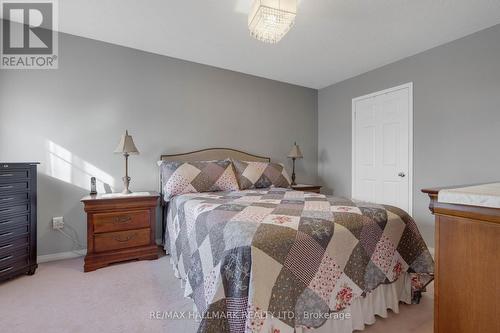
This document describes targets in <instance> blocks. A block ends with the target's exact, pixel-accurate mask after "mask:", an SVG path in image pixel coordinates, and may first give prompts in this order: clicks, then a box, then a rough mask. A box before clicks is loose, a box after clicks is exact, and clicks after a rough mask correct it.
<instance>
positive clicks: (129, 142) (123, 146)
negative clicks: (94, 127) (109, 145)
mask: <svg viewBox="0 0 500 333" xmlns="http://www.w3.org/2000/svg"><path fill="white" fill-rule="evenodd" d="M124 153H127V154H139V150H137V147H136V146H135V144H134V139H132V136H131V135H128V131H125V135H122V137H121V139H120V143H119V144H118V147H116V149H115V154H124Z"/></svg>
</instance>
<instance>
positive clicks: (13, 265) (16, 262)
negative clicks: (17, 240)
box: [0, 254, 29, 278]
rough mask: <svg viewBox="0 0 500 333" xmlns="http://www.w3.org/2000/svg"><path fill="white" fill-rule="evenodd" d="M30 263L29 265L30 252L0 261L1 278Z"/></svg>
mask: <svg viewBox="0 0 500 333" xmlns="http://www.w3.org/2000/svg"><path fill="white" fill-rule="evenodd" d="M0 259H1V258H0ZM28 265H29V256H28V254H24V255H15V256H12V257H7V258H6V260H4V261H0V278H1V277H2V276H4V275H7V274H9V273H11V272H13V271H16V270H18V269H21V268H23V267H26V266H28Z"/></svg>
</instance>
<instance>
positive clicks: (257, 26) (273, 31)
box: [248, 0, 297, 44]
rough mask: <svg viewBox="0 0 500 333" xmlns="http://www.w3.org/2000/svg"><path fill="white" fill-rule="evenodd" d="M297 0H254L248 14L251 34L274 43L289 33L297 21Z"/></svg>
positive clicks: (266, 41) (263, 40)
mask: <svg viewBox="0 0 500 333" xmlns="http://www.w3.org/2000/svg"><path fill="white" fill-rule="evenodd" d="M296 15H297V0H254V2H253V5H252V9H251V10H250V14H249V15H248V28H249V29H250V35H251V36H252V37H254V38H256V39H258V40H260V41H262V42H265V43H270V44H274V43H277V42H279V41H280V40H281V38H283V36H285V35H286V34H287V32H288V31H290V29H291V28H292V27H293V25H294V23H295V16H296Z"/></svg>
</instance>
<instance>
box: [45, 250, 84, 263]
mask: <svg viewBox="0 0 500 333" xmlns="http://www.w3.org/2000/svg"><path fill="white" fill-rule="evenodd" d="M85 254H87V249H83V250H77V251H69V252H59V253H52V254H45V255H42V256H37V257H36V261H37V263H39V264H40V263H43V262H49V261H57V260H64V259H72V258H78V257H82V256H84V255H85Z"/></svg>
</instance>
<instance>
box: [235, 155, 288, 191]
mask: <svg viewBox="0 0 500 333" xmlns="http://www.w3.org/2000/svg"><path fill="white" fill-rule="evenodd" d="M233 165H234V169H235V171H236V177H237V178H238V183H239V185H240V189H241V190H246V189H252V188H265V187H271V186H274V187H284V188H288V187H290V177H288V173H287V172H286V170H285V168H284V166H283V164H278V163H270V162H246V161H237V160H233Z"/></svg>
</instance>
